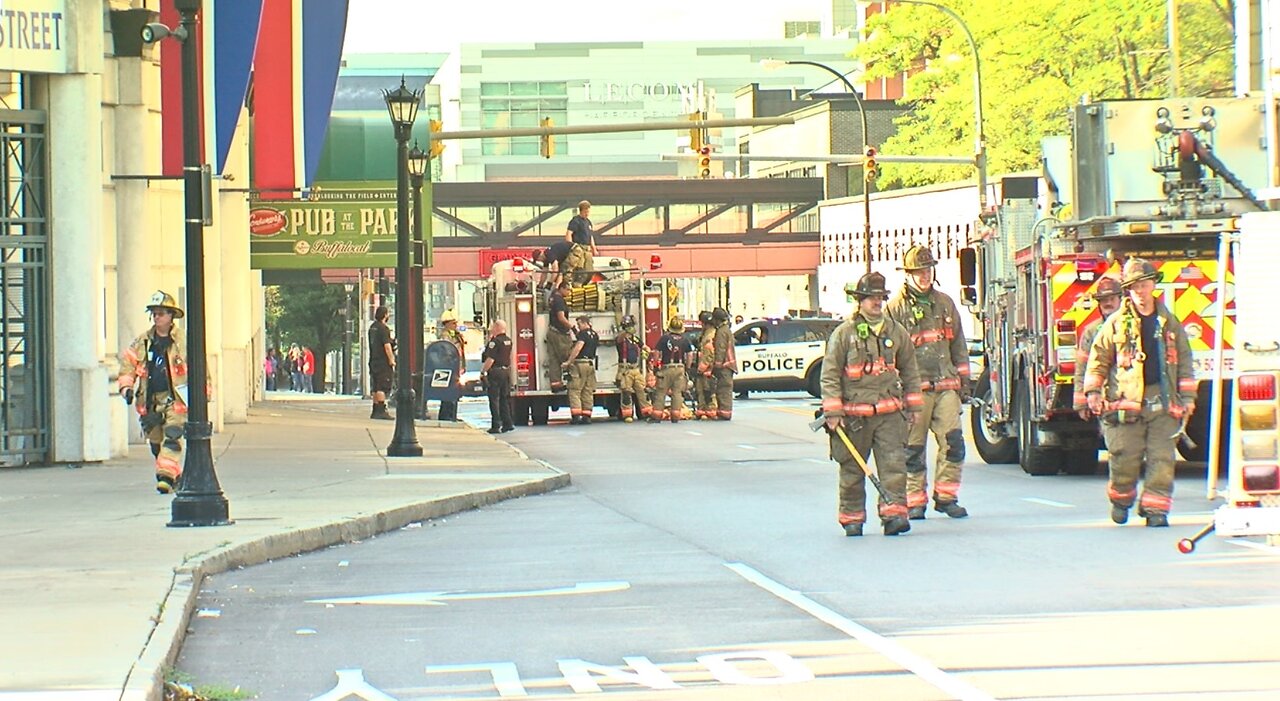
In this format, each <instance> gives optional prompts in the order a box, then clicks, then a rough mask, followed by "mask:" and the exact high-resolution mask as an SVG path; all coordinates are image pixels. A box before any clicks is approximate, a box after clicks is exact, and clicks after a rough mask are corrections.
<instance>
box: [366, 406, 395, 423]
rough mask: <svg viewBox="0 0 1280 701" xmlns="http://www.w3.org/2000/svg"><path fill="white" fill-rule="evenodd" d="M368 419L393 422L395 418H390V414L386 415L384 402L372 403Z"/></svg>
mask: <svg viewBox="0 0 1280 701" xmlns="http://www.w3.org/2000/svg"><path fill="white" fill-rule="evenodd" d="M369 418H371V419H382V420H384V421H394V420H395V418H396V417H394V416H392V415H391V414H388V413H387V403H386V402H374V403H373V412H372V413H370V414H369Z"/></svg>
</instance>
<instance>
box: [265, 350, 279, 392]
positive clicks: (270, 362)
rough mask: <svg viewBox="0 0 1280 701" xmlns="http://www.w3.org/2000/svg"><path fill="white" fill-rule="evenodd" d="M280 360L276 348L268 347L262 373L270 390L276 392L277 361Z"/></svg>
mask: <svg viewBox="0 0 1280 701" xmlns="http://www.w3.org/2000/svg"><path fill="white" fill-rule="evenodd" d="M278 362H279V358H277V357H276V349H275V348H271V349H268V350H267V357H266V358H264V359H263V361H262V374H263V379H264V380H265V381H266V388H267V391H268V392H274V391H275V389H276V363H278Z"/></svg>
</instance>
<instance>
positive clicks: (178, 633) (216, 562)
mask: <svg viewBox="0 0 1280 701" xmlns="http://www.w3.org/2000/svg"><path fill="white" fill-rule="evenodd" d="M539 462H541V461H539ZM543 464H544V465H545V463H543ZM570 481H571V478H570V476H569V474H568V473H567V472H562V471H560V470H555V474H553V475H552V476H550V477H546V478H544V479H540V480H535V481H531V482H522V483H520V484H515V485H510V486H506V487H495V488H493V489H486V490H483V491H479V492H471V493H469V494H459V495H456V496H452V497H448V498H445V499H435V500H432V501H425V502H419V503H416V504H408V505H406V506H401V507H397V508H394V509H391V510H389V511H382V512H379V513H374V514H367V515H364V516H357V517H354V518H349V519H345V520H342V521H336V522H334V523H327V524H323V525H320V526H312V527H310V528H301V529H298V530H295V531H289V532H286V533H276V534H273V535H269V536H264V537H262V538H258V539H256V540H251V541H248V542H244V543H238V544H235V545H228V546H226V547H224V548H220V549H218V550H215V551H213V552H212V553H210V554H209V555H207V556H205V557H204V558H201V559H200V560H198V561H196V562H191V563H184V564H182V565H179V566H178V567H175V568H174V578H173V584H172V585H171V586H170V588H169V591H168V592H167V593H166V595H165V597H164V601H163V603H162V604H161V608H160V615H159V618H158V619H157V621H156V625H155V627H154V628H153V629H152V632H151V636H150V637H149V638H147V642H146V643H145V644H144V646H143V649H142V653H141V654H140V655H139V656H138V660H137V661H136V662H135V663H134V665H133V668H132V669H130V670H129V676H128V678H127V679H125V683H124V688H123V689H122V690H121V694H120V699H121V701H161V700H162V698H163V695H164V670H165V668H166V667H169V666H171V665H172V664H173V663H174V662H175V661H176V660H177V658H178V651H179V650H180V649H181V647H182V642H183V640H184V639H185V638H186V633H187V626H188V624H189V623H190V621H191V614H192V612H194V611H195V608H196V598H197V596H198V595H199V593H200V584H201V582H202V581H203V580H204V578H205V577H208V576H210V575H215V574H219V573H221V572H226V571H227V570H230V569H232V568H236V567H248V566H250V565H257V564H261V563H263V562H267V561H269V560H276V559H280V558H285V557H291V556H293V555H299V554H302V553H306V552H311V551H314V550H320V549H322V548H327V547H329V546H331V545H337V544H339V543H349V542H352V541H356V540H363V539H366V538H369V537H372V536H375V535H378V534H381V533H387V532H389V531H394V530H397V529H400V528H403V527H405V526H407V525H409V524H410V523H415V522H417V521H427V520H431V519H437V518H441V517H443V516H449V515H451V514H456V513H460V512H462V511H470V510H472V509H477V508H480V507H482V506H488V505H490V504H496V503H498V502H500V501H506V500H509V499H517V498H520V497H525V496H533V495H537V494H545V493H547V492H551V491H555V490H557V489H561V488H563V487H567V486H569V484H570Z"/></svg>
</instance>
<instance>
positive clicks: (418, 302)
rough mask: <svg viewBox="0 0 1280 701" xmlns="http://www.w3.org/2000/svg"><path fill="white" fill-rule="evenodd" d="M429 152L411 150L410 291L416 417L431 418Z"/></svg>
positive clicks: (416, 145)
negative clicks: (425, 187)
mask: <svg viewBox="0 0 1280 701" xmlns="http://www.w3.org/2000/svg"><path fill="white" fill-rule="evenodd" d="M427 160H428V159H427V152H426V151H423V150H422V149H420V148H418V143H417V142H416V141H415V142H414V144H413V148H412V149H410V150H409V184H410V185H412V187H413V272H412V275H413V279H412V280H411V283H412V285H411V287H410V288H409V289H410V291H411V293H412V295H413V309H414V312H415V313H414V315H413V333H412V334H411V336H412V339H413V387H414V389H415V390H419V393H418V399H417V403H416V404H415V406H414V412H415V416H417V417H418V418H420V419H425V418H427V395H426V393H424V392H421V391H420V390H421V389H422V375H423V373H425V372H426V363H427V358H426V354H425V352H424V349H423V346H424V345H426V335H425V329H424V328H423V327H424V326H426V319H427V307H426V305H425V304H424V302H425V301H426V300H425V299H424V295H423V292H424V291H425V287H426V286H425V285H424V284H423V282H422V270H423V267H424V266H426V264H427V261H426V257H427V251H426V248H425V247H424V245H423V242H422V176H423V175H424V174H425V173H426V172H427Z"/></svg>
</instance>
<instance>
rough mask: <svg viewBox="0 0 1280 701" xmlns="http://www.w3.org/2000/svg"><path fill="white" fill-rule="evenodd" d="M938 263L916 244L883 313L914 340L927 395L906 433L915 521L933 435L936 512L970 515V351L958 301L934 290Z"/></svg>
mask: <svg viewBox="0 0 1280 701" xmlns="http://www.w3.org/2000/svg"><path fill="white" fill-rule="evenodd" d="M937 264H938V262H937V261H936V260H935V259H934V257H933V251H931V250H929V249H928V248H927V247H925V246H921V245H919V244H917V245H915V246H912V247H911V248H909V249H907V254H906V255H905V256H903V260H902V267H901V268H899V270H903V271H905V272H906V274H907V282H906V284H905V285H903V286H902V289H901V290H899V291H898V293H897V294H896V295H894V297H893V299H892V300H890V301H889V304H888V306H887V307H886V308H885V313H886V314H888V315H889V318H891V319H893V320H894V321H896V322H898V323H899V324H901V325H902V326H903V328H905V329H906V330H907V333H909V334H910V335H911V343H912V345H913V346H914V347H915V349H916V365H917V367H919V368H920V390H921V392H922V393H923V395H924V406H923V407H922V408H921V411H920V416H919V419H920V420H919V421H917V422H915V423H914V424H912V425H911V428H910V430H908V431H907V508H908V509H909V511H910V518H911V519H912V520H918V519H923V518H924V512H925V505H926V504H927V503H928V501H929V495H928V493H927V491H926V490H927V489H928V484H929V466H928V458H927V457H926V449H927V446H928V442H929V434H930V433H932V434H933V440H934V442H936V443H937V444H938V454H937V458H936V464H935V466H934V480H933V508H934V510H935V511H939V512H941V513H944V514H946V515H948V516H950V517H951V518H964V517H966V516H968V515H969V512H968V510H966V509H965V508H964V507H963V506H960V504H959V503H957V502H958V501H959V497H960V470H961V465H962V464H963V463H964V433H962V432H961V431H960V407H961V404H962V403H963V401H964V400H965V399H968V398H969V396H970V394H972V389H971V386H970V378H969V349H968V347H967V346H966V344H965V340H964V328H963V327H962V326H961V325H960V312H959V310H958V309H957V308H956V303H955V301H954V300H952V299H951V297H950V296H948V295H947V294H946V293H945V292H943V291H941V290H939V289H938V288H936V287H934V284H933V283H934V278H933V268H934V266H936V265H937Z"/></svg>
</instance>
